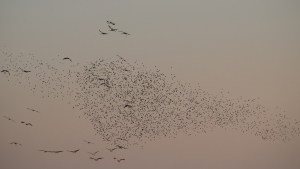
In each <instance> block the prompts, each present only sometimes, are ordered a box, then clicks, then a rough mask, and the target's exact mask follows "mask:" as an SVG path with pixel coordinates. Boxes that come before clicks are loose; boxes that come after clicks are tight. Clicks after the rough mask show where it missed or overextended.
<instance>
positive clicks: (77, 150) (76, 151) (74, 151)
mask: <svg viewBox="0 0 300 169" xmlns="http://www.w3.org/2000/svg"><path fill="white" fill-rule="evenodd" d="M79 150H80V149H78V150H74V151H69V150H67V151H69V152H71V153H76V152H77V151H79Z"/></svg>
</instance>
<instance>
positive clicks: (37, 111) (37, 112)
mask: <svg viewBox="0 0 300 169" xmlns="http://www.w3.org/2000/svg"><path fill="white" fill-rule="evenodd" d="M27 109H28V110H30V111H33V112H37V113H39V111H37V110H34V109H30V108H27Z"/></svg>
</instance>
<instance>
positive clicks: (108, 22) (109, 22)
mask: <svg viewBox="0 0 300 169" xmlns="http://www.w3.org/2000/svg"><path fill="white" fill-rule="evenodd" d="M106 22H107V24H112V25H115V23H114V22H111V21H106Z"/></svg>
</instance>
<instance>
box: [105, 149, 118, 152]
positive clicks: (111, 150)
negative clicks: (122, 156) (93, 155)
mask: <svg viewBox="0 0 300 169" xmlns="http://www.w3.org/2000/svg"><path fill="white" fill-rule="evenodd" d="M106 149H107V150H109V151H110V152H113V151H114V150H115V149H117V148H113V149H109V148H106Z"/></svg>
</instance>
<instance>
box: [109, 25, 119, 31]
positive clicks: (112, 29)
mask: <svg viewBox="0 0 300 169" xmlns="http://www.w3.org/2000/svg"><path fill="white" fill-rule="evenodd" d="M108 27H109V28H110V30H109V31H115V32H116V30H118V29H114V28H112V27H111V26H109V25H108Z"/></svg>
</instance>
